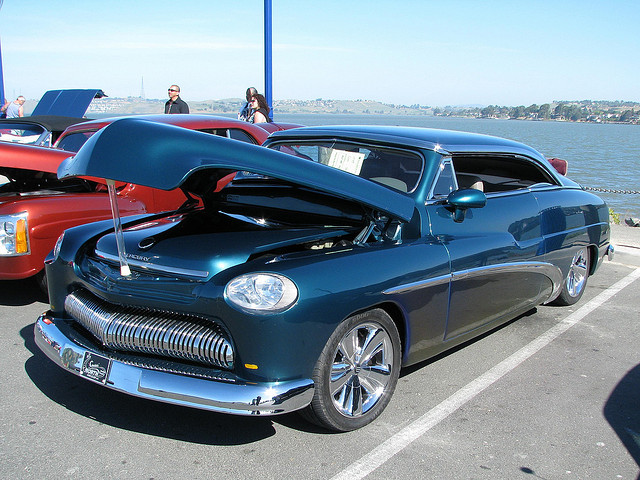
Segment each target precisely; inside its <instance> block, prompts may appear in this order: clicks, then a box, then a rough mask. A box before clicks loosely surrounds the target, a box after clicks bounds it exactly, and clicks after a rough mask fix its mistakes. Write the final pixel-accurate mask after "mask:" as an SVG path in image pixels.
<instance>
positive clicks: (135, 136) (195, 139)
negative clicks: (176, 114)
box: [58, 118, 414, 221]
mask: <svg viewBox="0 0 640 480" xmlns="http://www.w3.org/2000/svg"><path fill="white" fill-rule="evenodd" d="M231 171H248V172H252V173H257V174H260V175H266V176H269V177H273V178H278V179H281V180H285V181H288V182H292V183H296V184H299V185H302V186H305V187H308V188H313V189H316V190H319V191H322V192H327V193H330V194H333V195H336V196H339V197H342V198H346V199H349V200H354V201H356V202H359V203H361V204H364V205H367V206H369V207H372V208H374V209H376V210H380V211H383V212H386V213H388V214H391V215H392V216H394V217H397V218H399V219H402V220H405V221H408V220H410V219H411V217H412V215H413V210H414V200H413V199H412V198H411V197H409V196H408V195H405V194H403V193H400V192H397V191H394V190H392V189H390V188H387V187H384V186H382V185H379V184H377V183H374V182H371V181H369V180H366V179H363V178H360V177H358V176H356V175H352V174H350V173H347V172H344V171H341V170H338V169H335V168H332V167H329V166H326V165H322V164H319V163H314V162H312V161H309V160H306V159H303V158H299V157H295V156H293V155H288V154H285V153H281V152H277V151H274V150H269V149H267V148H265V147H260V146H257V145H251V144H248V143H244V142H239V141H236V140H230V139H227V138H223V137H219V136H216V135H211V134H208V133H201V132H195V131H191V130H187V129H184V128H180V127H175V126H172V125H164V124H159V123H153V122H149V121H146V120H140V119H135V118H123V119H121V120H116V121H115V122H113V123H112V124H110V125H108V126H107V127H105V128H103V129H102V130H100V131H99V132H98V133H96V134H95V135H93V136H92V137H91V138H90V139H89V140H87V142H86V143H85V144H84V145H83V146H82V148H81V149H80V150H79V151H78V153H77V154H76V155H75V156H74V157H70V158H68V159H67V160H65V161H64V162H63V163H62V164H61V165H60V168H59V169H58V177H59V178H64V177H69V176H91V177H99V178H105V179H110V180H114V181H123V182H130V183H134V184H138V185H145V186H148V187H152V188H159V189H162V190H172V189H174V188H178V187H181V188H183V189H185V190H188V191H190V192H192V193H194V194H196V195H201V194H202V193H204V192H207V191H211V190H213V189H214V188H215V183H216V182H217V180H218V179H220V178H221V177H222V176H224V175H226V174H228V173H230V172H231Z"/></svg>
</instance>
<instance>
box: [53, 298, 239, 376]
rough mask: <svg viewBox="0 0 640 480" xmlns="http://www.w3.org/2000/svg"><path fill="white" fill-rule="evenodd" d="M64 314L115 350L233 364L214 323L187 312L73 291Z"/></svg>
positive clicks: (227, 344) (231, 349) (221, 335)
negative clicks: (115, 302) (121, 302)
mask: <svg viewBox="0 0 640 480" xmlns="http://www.w3.org/2000/svg"><path fill="white" fill-rule="evenodd" d="M64 308H65V311H66V312H67V314H69V315H70V316H71V317H73V318H74V319H75V320H76V321H77V322H78V323H80V324H81V325H82V326H84V327H85V328H86V329H87V330H89V332H91V333H92V334H93V335H94V336H95V337H96V338H97V339H98V340H100V341H101V342H102V344H103V345H104V346H106V347H109V348H113V349H114V350H124V351H131V352H142V353H148V354H152V355H159V356H164V357H173V358H180V359H185V360H190V361H195V362H200V363H205V364H207V365H214V366H217V367H223V368H231V367H233V348H232V347H231V343H230V342H229V341H228V340H227V338H225V336H224V333H223V331H222V329H221V328H220V327H219V326H218V325H217V324H215V323H213V322H211V321H208V320H205V319H202V318H199V317H195V316H189V315H183V314H177V313H169V312H161V311H153V310H146V309H143V308H136V307H121V306H116V305H112V304H110V303H108V302H105V301H103V300H100V299H99V298H97V297H95V296H94V295H92V294H90V293H88V292H84V291H76V292H73V293H71V294H69V295H67V298H66V299H65V301H64Z"/></svg>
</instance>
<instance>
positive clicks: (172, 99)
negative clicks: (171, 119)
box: [164, 85, 189, 113]
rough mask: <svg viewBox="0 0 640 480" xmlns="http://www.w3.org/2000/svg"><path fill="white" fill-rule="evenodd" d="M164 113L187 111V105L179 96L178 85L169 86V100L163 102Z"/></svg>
mask: <svg viewBox="0 0 640 480" xmlns="http://www.w3.org/2000/svg"><path fill="white" fill-rule="evenodd" d="M164 113H189V105H187V104H186V102H185V101H184V100H182V99H181V98H180V87H179V86H178V85H171V86H170V87H169V100H167V103H165V104H164Z"/></svg>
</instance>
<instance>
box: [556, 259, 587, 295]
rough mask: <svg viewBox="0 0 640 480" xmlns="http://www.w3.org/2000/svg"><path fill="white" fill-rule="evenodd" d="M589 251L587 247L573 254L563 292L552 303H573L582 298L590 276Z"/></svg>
mask: <svg viewBox="0 0 640 480" xmlns="http://www.w3.org/2000/svg"><path fill="white" fill-rule="evenodd" d="M589 267H590V260H589V251H588V250H587V248H581V249H580V250H578V251H577V252H576V254H575V255H574V256H573V260H571V266H570V267H569V273H567V277H566V278H565V280H564V283H563V285H562V292H560V295H559V296H558V298H556V299H555V300H554V301H553V302H552V303H553V304H554V305H563V306H566V305H573V304H575V303H577V302H578V300H580V297H582V294H583V293H584V290H585V288H586V287H587V279H588V278H589Z"/></svg>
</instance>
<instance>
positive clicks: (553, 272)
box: [382, 262, 562, 298]
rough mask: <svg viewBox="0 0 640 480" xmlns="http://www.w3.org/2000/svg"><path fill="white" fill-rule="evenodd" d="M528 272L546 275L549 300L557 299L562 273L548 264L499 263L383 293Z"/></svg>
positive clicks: (406, 285) (389, 289)
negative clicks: (549, 293) (549, 282)
mask: <svg viewBox="0 0 640 480" xmlns="http://www.w3.org/2000/svg"><path fill="white" fill-rule="evenodd" d="M527 271H530V272H535V273H541V274H542V275H545V276H546V277H547V278H548V279H549V280H551V283H552V285H553V289H552V293H551V295H550V296H549V298H555V297H556V296H557V295H558V294H559V293H560V289H561V288H562V272H561V270H560V269H559V268H558V267H556V266H555V265H552V264H550V263H546V262H517V263H499V264H495V265H487V266H483V267H476V268H470V269H467V270H461V271H459V272H454V273H451V274H448V275H440V276H438V277H433V278H428V279H425V280H418V281H416V282H411V283H406V284H404V285H398V286H397V287H392V288H388V289H386V290H384V291H383V292H382V293H383V294H385V295H391V294H396V293H408V292H412V291H415V290H420V289H423V288H427V287H432V286H436V285H442V284H443V283H446V282H448V281H454V282H455V281H457V280H465V279H469V278H474V277H482V276H486V275H501V274H505V273H521V272H527Z"/></svg>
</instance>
